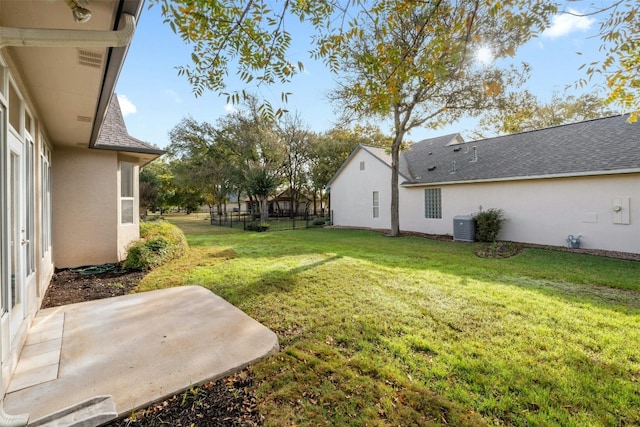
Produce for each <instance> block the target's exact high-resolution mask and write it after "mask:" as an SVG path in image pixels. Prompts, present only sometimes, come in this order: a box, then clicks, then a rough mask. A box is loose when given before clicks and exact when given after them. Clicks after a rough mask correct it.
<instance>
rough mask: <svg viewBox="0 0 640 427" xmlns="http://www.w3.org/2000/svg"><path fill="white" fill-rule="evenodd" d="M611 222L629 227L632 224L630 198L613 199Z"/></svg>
mask: <svg viewBox="0 0 640 427" xmlns="http://www.w3.org/2000/svg"><path fill="white" fill-rule="evenodd" d="M611 210H612V211H613V212H612V213H611V220H612V222H613V223H614V224H621V225H628V224H629V223H630V222H631V215H630V213H631V212H630V210H629V198H628V197H614V198H612V199H611Z"/></svg>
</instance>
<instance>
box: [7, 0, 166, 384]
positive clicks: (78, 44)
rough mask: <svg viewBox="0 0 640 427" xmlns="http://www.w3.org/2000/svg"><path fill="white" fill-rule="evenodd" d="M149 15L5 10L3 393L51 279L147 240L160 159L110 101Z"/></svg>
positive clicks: (121, 9) (64, 7)
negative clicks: (143, 169) (144, 222)
mask: <svg viewBox="0 0 640 427" xmlns="http://www.w3.org/2000/svg"><path fill="white" fill-rule="evenodd" d="M142 3H143V1H142V0H119V1H118V0H114V1H100V2H92V3H91V4H90V5H89V6H88V7H89V9H91V12H92V16H91V19H90V21H89V22H86V23H84V24H79V23H77V22H75V21H74V19H73V17H72V13H71V10H70V7H71V6H75V4H74V2H67V1H65V0H50V1H38V0H21V1H3V2H0V24H1V25H2V27H3V28H2V29H0V47H1V49H0V147H1V148H0V159H1V161H0V187H1V193H0V194H2V198H1V199H0V206H1V212H2V214H1V216H0V223H1V226H0V242H2V243H1V246H0V295H1V298H0V302H1V307H0V348H1V361H0V362H1V366H2V369H1V370H0V386H1V387H2V392H3V393H4V391H5V390H6V388H7V385H8V384H7V383H8V381H9V379H10V378H11V374H12V371H13V370H14V369H15V364H16V361H17V358H18V355H19V354H20V351H21V349H22V346H23V344H24V341H25V338H26V334H27V332H28V329H29V327H30V324H31V321H32V319H33V317H34V315H35V313H36V312H37V310H38V308H39V306H40V303H41V301H42V298H43V296H44V294H45V291H46V288H47V286H48V284H49V282H50V278H51V276H52V274H53V271H54V267H74V266H80V265H89V264H102V263H110V262H116V261H118V260H121V259H122V258H123V256H124V254H125V248H126V246H127V244H128V243H129V242H131V240H133V239H136V238H137V237H138V216H139V215H138V200H137V197H138V185H137V183H138V170H139V167H140V166H141V165H144V164H145V163H148V162H149V161H151V160H153V159H154V158H156V157H158V155H160V154H162V151H161V150H158V149H156V148H154V147H151V146H150V145H148V144H145V143H142V142H141V141H138V140H136V139H134V138H131V137H130V136H129V135H128V134H127V132H126V128H125V126H124V121H123V120H122V114H121V112H120V109H119V106H118V103H117V100H116V97H115V95H114V94H113V91H114V87H115V84H116V80H117V77H118V74H119V72H120V69H121V67H122V64H123V61H124V58H125V55H126V52H127V49H128V45H129V42H130V40H131V37H132V36H133V32H134V29H135V23H136V20H137V18H138V17H139V15H140V12H141V8H142ZM69 4H70V6H69ZM80 12H84V10H81V11H80ZM101 129H102V131H101Z"/></svg>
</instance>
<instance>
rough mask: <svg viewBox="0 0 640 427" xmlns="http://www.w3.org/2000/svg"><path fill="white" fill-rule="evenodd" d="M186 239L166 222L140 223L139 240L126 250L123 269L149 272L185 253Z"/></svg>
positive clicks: (179, 231)
mask: <svg viewBox="0 0 640 427" xmlns="http://www.w3.org/2000/svg"><path fill="white" fill-rule="evenodd" d="M187 246H188V245H187V239H186V238H185V237H184V234H183V233H182V231H181V230H180V229H179V228H178V227H176V226H175V225H172V224H170V223H168V222H166V221H163V220H160V221H152V222H141V223H140V240H138V241H135V242H133V243H132V244H131V245H129V248H128V249H127V258H126V259H125V260H124V262H123V263H122V267H123V268H130V269H134V270H151V269H153V268H155V267H158V266H160V265H162V264H164V263H166V262H169V261H171V260H172V259H176V258H180V257H181V256H183V255H184V254H185V253H186V250H187Z"/></svg>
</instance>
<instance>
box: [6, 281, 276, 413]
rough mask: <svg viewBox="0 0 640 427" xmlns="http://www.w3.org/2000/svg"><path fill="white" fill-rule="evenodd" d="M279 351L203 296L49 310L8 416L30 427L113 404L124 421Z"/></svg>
mask: <svg viewBox="0 0 640 427" xmlns="http://www.w3.org/2000/svg"><path fill="white" fill-rule="evenodd" d="M276 351H278V339H277V337H276V335H275V334H274V333H273V332H272V331H270V330H269V329H267V328H266V327H264V326H263V325H261V324H260V323H258V322H256V321H255V320H253V319H251V318H250V317H249V316H247V315H246V314H244V313H243V312H242V311H240V310H239V309H237V308H236V307H234V306H232V305H231V304H229V303H227V302H226V301H224V300H223V299H222V298H220V297H218V296H216V295H214V294H213V293H211V292H210V291H208V290H206V289H204V288H201V287H197V286H189V287H178V288H171V289H164V290H159V291H152V292H145V293H140V294H133V295H126V296H122V297H115V298H108V299H104V300H98V301H91V302H85V303H80V304H71V305H67V306H62V307H56V308H50V309H45V310H41V311H40V312H39V313H38V316H37V317H36V319H35V321H34V324H33V327H32V329H31V331H30V333H29V336H28V338H27V343H26V345H25V347H24V349H23V351H22V355H21V358H20V361H19V363H18V367H17V369H16V373H15V374H14V377H13V378H12V381H11V383H10V384H9V391H8V393H7V395H6V396H5V400H4V410H5V411H6V412H7V413H9V414H20V413H28V414H30V425H31V424H32V423H33V422H34V421H37V420H38V419H40V418H42V417H46V416H47V415H50V414H52V413H55V412H58V411H60V410H62V409H64V408H67V407H70V406H73V405H77V404H78V403H80V402H82V401H91V399H94V400H95V398H96V397H97V396H111V398H112V400H113V403H114V404H115V412H116V413H117V414H118V415H122V414H125V413H127V412H130V411H131V410H133V409H135V408H140V407H144V406H146V405H147V404H149V403H151V402H154V401H156V400H159V399H162V398H164V397H166V396H169V395H172V394H175V393H176V392H179V391H182V390H185V389H187V388H189V387H190V386H191V385H193V384H199V383H202V382H205V381H207V380H210V379H215V378H219V377H222V376H225V375H226V374H229V373H231V372H234V371H237V370H239V369H241V368H243V367H245V366H247V365H248V364H250V363H252V362H254V361H257V360H258V359H261V358H263V357H265V356H267V355H269V354H272V353H275V352H276ZM98 400H99V399H98ZM36 424H38V423H36ZM94 425H97V424H94Z"/></svg>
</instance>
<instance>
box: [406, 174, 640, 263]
mask: <svg viewBox="0 0 640 427" xmlns="http://www.w3.org/2000/svg"><path fill="white" fill-rule="evenodd" d="M639 185H640V174H629V175H611V176H606V175H605V176H591V177H575V178H555V179H544V180H541V179H538V180H520V181H506V182H493V183H470V184H455V185H442V186H438V187H437V188H441V191H442V219H426V218H425V215H424V189H425V188H430V187H409V188H403V189H401V193H405V195H406V197H403V199H402V200H403V201H404V203H403V209H402V210H401V213H400V228H401V229H402V230H407V231H416V232H421V233H428V234H448V235H453V218H454V217H455V216H457V215H469V214H473V213H477V212H478V210H479V207H480V206H482V208H483V209H485V210H486V209H490V208H499V209H502V210H504V214H505V217H506V218H507V219H508V221H507V222H505V223H504V225H503V227H502V230H501V232H500V234H499V235H498V238H499V239H501V240H508V241H515V242H527V243H536V244H543V245H553V246H564V245H566V238H567V236H568V235H570V234H571V235H574V236H576V235H581V246H580V247H581V248H585V249H604V250H612V251H623V252H631V253H640V192H639V190H638V188H639ZM619 203H621V204H622V206H621V211H620V212H619V213H616V212H615V211H614V206H616V205H618V204H619ZM633 236H635V238H633Z"/></svg>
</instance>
